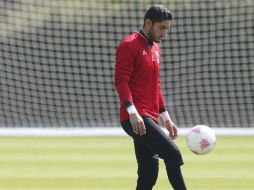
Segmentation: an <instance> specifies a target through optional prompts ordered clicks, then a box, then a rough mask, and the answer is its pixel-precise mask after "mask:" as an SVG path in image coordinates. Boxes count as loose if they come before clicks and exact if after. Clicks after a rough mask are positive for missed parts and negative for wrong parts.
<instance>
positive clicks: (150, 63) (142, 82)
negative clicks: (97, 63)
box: [115, 5, 186, 190]
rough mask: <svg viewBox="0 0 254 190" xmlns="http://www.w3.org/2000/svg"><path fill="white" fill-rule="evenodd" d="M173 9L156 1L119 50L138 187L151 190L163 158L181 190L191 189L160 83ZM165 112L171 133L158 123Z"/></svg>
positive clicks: (119, 78)
mask: <svg viewBox="0 0 254 190" xmlns="http://www.w3.org/2000/svg"><path fill="white" fill-rule="evenodd" d="M171 20H172V15H171V13H170V11H169V10H167V9H166V8H165V7H163V6H161V5H156V6H152V7H150V8H149V9H148V11H147V12H146V14H145V16H144V25H143V28H142V29H141V30H140V31H139V32H134V33H132V34H130V35H129V36H127V37H125V38H124V39H123V40H122V41H121V43H120V44H119V46H118V48H117V51H116V65H115V87H116V90H117V92H118V95H119V98H120V104H121V107H120V121H121V125H122V127H123V129H124V130H125V132H126V133H127V134H128V135H130V136H131V137H132V138H133V140H134V147H135V154H136V159H137V162H138V180H137V186H136V190H151V189H152V188H153V186H154V185H155V183H156V180H157V177H158V164H159V162H158V160H159V158H162V159H163V160H164V162H165V165H166V170H167V175H168V179H169V181H170V183H171V185H172V187H173V188H174V189H175V190H186V187H185V183H184V179H183V176H182V172H181V168H180V166H181V165H182V164H183V160H182V156H181V153H180V151H179V149H178V147H177V146H176V145H175V143H174V142H173V140H174V139H175V138H176V137H177V128H176V126H175V124H174V123H173V122H172V120H171V119H170V116H169V114H168V112H167V110H166V105H165V102H164V100H163V96H162V93H161V89H160V76H159V62H160V48H159V46H158V44H157V43H159V42H160V41H161V40H162V39H163V38H164V37H165V36H166V34H167V30H168V29H169V28H170V25H171ZM159 115H160V116H161V117H162V119H163V121H164V126H165V127H166V129H167V130H168V131H169V137H168V136H167V135H166V134H165V133H164V132H163V131H162V129H161V128H160V127H159V126H158V123H159V118H158V117H159Z"/></svg>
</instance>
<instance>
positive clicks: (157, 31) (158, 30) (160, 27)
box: [148, 20, 171, 43]
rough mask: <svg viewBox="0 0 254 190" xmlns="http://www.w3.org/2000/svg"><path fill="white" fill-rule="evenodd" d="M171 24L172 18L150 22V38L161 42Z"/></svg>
mask: <svg viewBox="0 0 254 190" xmlns="http://www.w3.org/2000/svg"><path fill="white" fill-rule="evenodd" d="M150 22H151V21H150ZM170 25H171V21H170V20H164V21H162V22H155V23H153V24H152V22H151V23H150V24H148V38H150V39H151V40H153V41H154V42H156V43H159V42H160V41H161V40H162V39H163V38H164V37H165V36H166V35H167V31H168V29H169V28H170Z"/></svg>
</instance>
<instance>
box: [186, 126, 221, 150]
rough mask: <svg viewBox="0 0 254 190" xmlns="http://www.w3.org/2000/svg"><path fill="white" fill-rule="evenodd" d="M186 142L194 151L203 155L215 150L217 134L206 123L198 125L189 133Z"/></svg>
mask: <svg viewBox="0 0 254 190" xmlns="http://www.w3.org/2000/svg"><path fill="white" fill-rule="evenodd" d="M186 142H187V145H188V148H189V149H190V150H191V151H192V152H193V153H195V154H199V155H203V154H208V153H209V152H211V151H212V150H213V148H214V146H215V142H216V136H215V134H214V132H213V131H212V129H211V128H209V127H207V126H205V125H196V126H195V127H193V128H192V129H191V130H190V131H189V132H188V133H187V136H186Z"/></svg>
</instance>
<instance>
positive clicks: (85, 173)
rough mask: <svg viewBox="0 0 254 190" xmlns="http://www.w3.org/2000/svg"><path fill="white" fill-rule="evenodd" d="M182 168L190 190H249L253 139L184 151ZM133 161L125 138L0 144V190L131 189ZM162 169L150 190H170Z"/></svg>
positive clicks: (0, 141) (252, 185) (253, 183)
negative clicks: (199, 152) (196, 152)
mask: <svg viewBox="0 0 254 190" xmlns="http://www.w3.org/2000/svg"><path fill="white" fill-rule="evenodd" d="M176 143H177V144H178V145H179V147H180V149H181V150H182V154H183V157H184V160H185V165H184V166H183V167H182V170H183V173H184V176H185V178H186V183H187V185H188V189H189V190H253V189H254V138H253V137H218V139H217V144H216V148H215V150H214V151H213V152H211V153H210V154H209V155H205V156H197V155H194V154H192V153H191V152H190V151H188V150H187V147H186V145H185V139H184V138H183V137H180V138H179V139H178V140H176ZM135 181H136V162H135V156H134V153H133V145H132V141H131V139H130V138H128V137H76V138H74V137H72V138H32V137H19V138H16V137H15V138H14V137H9V138H7V137H2V138H1V139H0V189H1V190H67V189H68V190H81V189H82V190H134V189H135V188H134V187H135ZM169 189H171V187H170V186H169V184H168V181H167V176H166V172H165V168H164V164H163V162H162V161H161V162H160V173H159V178H158V181H157V184H156V186H155V188H154V190H169Z"/></svg>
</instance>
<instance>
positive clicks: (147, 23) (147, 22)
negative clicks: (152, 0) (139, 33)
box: [144, 19, 153, 28]
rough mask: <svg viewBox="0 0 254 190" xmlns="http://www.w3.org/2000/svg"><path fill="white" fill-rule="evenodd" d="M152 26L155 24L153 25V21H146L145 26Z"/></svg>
mask: <svg viewBox="0 0 254 190" xmlns="http://www.w3.org/2000/svg"><path fill="white" fill-rule="evenodd" d="M152 24H153V23H152V21H151V19H146V20H145V22H144V26H145V27H148V28H150V27H151V26H152Z"/></svg>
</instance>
